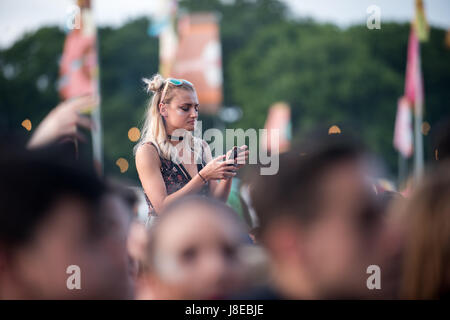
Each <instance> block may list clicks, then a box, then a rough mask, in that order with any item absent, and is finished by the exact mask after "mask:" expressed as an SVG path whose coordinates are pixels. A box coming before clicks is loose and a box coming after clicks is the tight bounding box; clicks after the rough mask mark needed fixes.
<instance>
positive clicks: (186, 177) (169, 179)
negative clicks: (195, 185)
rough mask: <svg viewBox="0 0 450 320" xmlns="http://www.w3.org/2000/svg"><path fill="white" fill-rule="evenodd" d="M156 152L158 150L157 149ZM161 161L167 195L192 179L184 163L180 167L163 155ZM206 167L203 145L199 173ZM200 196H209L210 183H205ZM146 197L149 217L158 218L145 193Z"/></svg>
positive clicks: (198, 165)
mask: <svg viewBox="0 0 450 320" xmlns="http://www.w3.org/2000/svg"><path fill="white" fill-rule="evenodd" d="M147 143H149V144H151V145H152V146H154V147H155V148H156V146H155V145H154V144H153V143H152V142H147ZM156 150H158V149H157V148H156ZM158 154H159V153H158ZM159 159H160V160H161V175H162V177H163V179H164V184H165V185H166V191H167V195H169V194H172V193H174V192H176V191H178V190H180V189H181V188H183V187H184V186H185V185H186V184H187V183H188V182H189V181H190V180H191V179H192V177H191V175H190V174H189V172H188V171H187V170H186V168H185V167H184V166H183V164H182V163H180V164H179V165H178V164H176V163H175V162H173V161H171V160H167V159H165V158H163V157H161V155H160V156H159ZM205 165H206V162H205V160H204V157H203V145H202V163H201V164H197V171H198V172H200V170H202V169H203V167H204V166H205ZM198 194H201V195H209V182H207V183H205V185H204V186H203V187H202V188H201V189H200V191H199V192H198ZM144 195H145V200H146V201H147V204H148V208H149V215H151V216H156V212H155V209H154V208H153V206H152V203H151V202H150V199H149V198H148V197H147V194H145V191H144Z"/></svg>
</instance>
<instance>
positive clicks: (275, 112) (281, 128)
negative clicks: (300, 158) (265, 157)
mask: <svg viewBox="0 0 450 320" xmlns="http://www.w3.org/2000/svg"><path fill="white" fill-rule="evenodd" d="M264 129H266V130H267V139H261V147H262V148H263V149H265V150H270V151H271V152H280V153H282V152H285V151H288V150H289V147H290V140H291V135H292V133H291V130H292V129H291V107H290V106H289V105H288V104H286V103H284V102H277V103H275V104H273V105H272V106H271V107H270V109H269V112H268V115H267V119H266V124H265V126H264ZM273 131H278V139H277V140H275V141H274V140H272V135H273V134H274V133H273ZM275 137H276V136H275ZM274 143H276V144H277V146H274V145H273V144H274Z"/></svg>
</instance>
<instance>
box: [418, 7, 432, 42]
mask: <svg viewBox="0 0 450 320" xmlns="http://www.w3.org/2000/svg"><path fill="white" fill-rule="evenodd" d="M414 27H415V28H416V32H417V37H418V38H419V40H420V42H425V41H428V38H429V35H430V26H429V25H428V22H427V18H426V16H425V9H424V6H423V0H416V17H415V19H414Z"/></svg>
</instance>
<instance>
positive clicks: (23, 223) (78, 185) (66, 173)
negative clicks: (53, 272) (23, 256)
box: [0, 145, 126, 251]
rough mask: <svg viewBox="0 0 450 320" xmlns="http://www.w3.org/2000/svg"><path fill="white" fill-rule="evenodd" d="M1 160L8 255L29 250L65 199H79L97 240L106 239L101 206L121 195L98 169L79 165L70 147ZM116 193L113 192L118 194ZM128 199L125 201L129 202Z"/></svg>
mask: <svg viewBox="0 0 450 320" xmlns="http://www.w3.org/2000/svg"><path fill="white" fill-rule="evenodd" d="M2 149H3V150H1V151H2V152H1V154H0V243H1V245H2V247H3V248H4V249H6V250H7V251H13V250H14V249H15V248H18V247H21V246H24V245H27V244H28V242H29V241H30V240H31V239H32V238H33V235H34V233H35V232H36V231H37V229H38V228H39V227H40V225H41V224H42V223H45V221H46V220H47V219H48V218H49V215H50V214H51V208H52V206H53V205H55V204H56V202H57V201H59V200H61V199H63V198H64V197H73V198H75V199H80V200H82V201H83V202H85V203H86V204H87V205H88V208H89V209H90V212H85V213H84V215H85V219H86V221H87V228H88V230H87V231H88V232H87V235H88V236H89V237H92V239H95V238H97V237H98V236H100V235H101V234H102V231H103V230H102V226H103V224H102V220H103V219H102V216H101V215H102V214H100V211H101V210H99V208H100V205H101V204H100V202H101V199H102V197H103V195H105V194H106V193H109V192H112V193H117V194H119V193H121V192H119V188H118V187H109V186H108V185H107V184H106V183H105V182H104V181H102V180H101V179H100V178H99V177H98V176H97V174H96V172H95V170H94V167H93V166H89V165H87V164H85V163H82V162H80V161H79V160H78V161H75V160H74V159H73V157H70V156H69V157H68V156H67V154H66V153H65V152H64V151H65V150H66V149H65V146H63V145H59V146H48V147H45V148H40V149H37V150H33V151H29V150H25V149H19V148H16V149H14V148H8V149H7V150H6V149H4V147H3V148H2ZM113 189H114V190H113ZM125 198H126V197H124V199H125Z"/></svg>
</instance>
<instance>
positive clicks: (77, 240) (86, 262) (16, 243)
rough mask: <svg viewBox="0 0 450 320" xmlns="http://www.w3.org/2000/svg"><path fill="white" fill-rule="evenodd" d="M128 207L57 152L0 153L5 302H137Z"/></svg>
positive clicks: (0, 265) (0, 280) (0, 264)
mask: <svg viewBox="0 0 450 320" xmlns="http://www.w3.org/2000/svg"><path fill="white" fill-rule="evenodd" d="M127 201H128V200H127V198H126V197H125V198H124V197H122V195H121V194H120V192H119V191H118V189H116V188H113V187H110V186H109V185H106V184H105V183H104V182H102V181H101V180H100V179H99V178H97V175H96V173H95V172H94V170H93V169H87V168H85V167H82V166H81V164H80V163H73V161H71V160H70V159H68V158H65V157H63V155H62V154H61V150H60V149H59V148H54V147H51V148H47V149H42V150H36V151H32V152H30V151H17V152H15V151H12V150H8V153H2V155H1V157H0V298H2V299H78V298H83V299H108V298H111V299H119V298H132V292H133V288H132V281H131V275H130V261H129V258H128V254H127V248H126V238H127V233H128V225H129V222H130V217H131V214H130V212H129V204H128V203H127ZM71 266H72V267H71ZM73 266H75V267H73ZM78 268H79V269H78ZM77 270H78V271H77ZM77 272H78V274H79V277H78V279H79V281H78V280H76V278H75V277H77V276H76V274H75V273H77ZM78 284H79V287H80V289H77V288H78ZM70 288H74V289H70Z"/></svg>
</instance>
